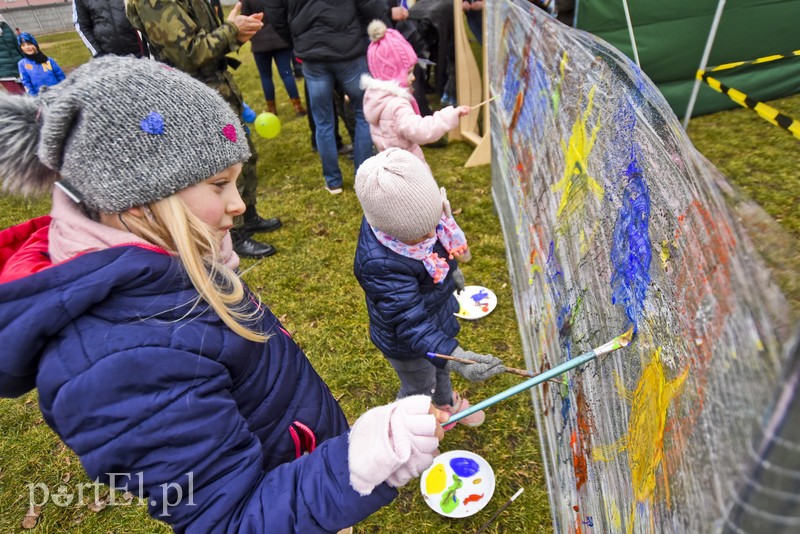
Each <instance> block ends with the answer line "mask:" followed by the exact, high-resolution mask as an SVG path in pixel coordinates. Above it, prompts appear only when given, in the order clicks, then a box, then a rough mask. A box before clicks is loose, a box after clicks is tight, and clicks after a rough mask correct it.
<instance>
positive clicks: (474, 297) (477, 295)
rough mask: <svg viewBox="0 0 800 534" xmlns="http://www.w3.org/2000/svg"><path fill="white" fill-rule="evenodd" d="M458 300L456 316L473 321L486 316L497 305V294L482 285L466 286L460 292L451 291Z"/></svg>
mask: <svg viewBox="0 0 800 534" xmlns="http://www.w3.org/2000/svg"><path fill="white" fill-rule="evenodd" d="M453 294H454V295H455V296H456V299H457V300H458V305H459V309H458V313H455V314H453V315H455V316H456V317H461V318H462V319H469V320H470V321H473V320H475V319H480V318H481V317H486V316H487V315H489V314H490V313H492V310H494V309H495V307H497V296H496V295H495V294H494V291H492V290H491V289H487V288H485V287H483V286H467V287H465V288H464V291H462V292H461V293H458V292H455V293H453Z"/></svg>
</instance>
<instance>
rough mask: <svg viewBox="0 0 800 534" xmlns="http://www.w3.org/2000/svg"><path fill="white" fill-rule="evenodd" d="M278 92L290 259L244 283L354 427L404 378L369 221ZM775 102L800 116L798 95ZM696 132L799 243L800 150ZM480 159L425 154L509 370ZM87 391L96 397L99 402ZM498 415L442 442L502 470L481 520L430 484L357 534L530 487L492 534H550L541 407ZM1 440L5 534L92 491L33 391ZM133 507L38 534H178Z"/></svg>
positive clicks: (47, 46) (8, 212) (248, 90)
mask: <svg viewBox="0 0 800 534" xmlns="http://www.w3.org/2000/svg"><path fill="white" fill-rule="evenodd" d="M40 42H41V44H42V49H43V51H44V52H45V53H46V54H48V55H51V56H53V57H55V58H56V59H57V60H58V62H59V63H60V64H61V65H62V67H64V68H65V70H67V71H69V70H70V69H72V68H74V67H75V66H76V65H79V64H81V63H83V62H85V61H87V60H88V59H89V55H88V52H87V51H86V49H85V48H84V47H83V45H82V43H81V42H80V40H79V39H78V37H77V36H76V35H75V34H74V33H71V32H70V33H65V34H58V35H51V36H43V37H42V38H41V39H40ZM239 58H240V59H242V60H243V61H244V63H243V65H242V67H241V68H240V69H239V70H238V71H237V72H236V79H237V82H238V83H239V84H240V86H241V88H242V91H243V93H244V95H245V97H246V98H245V100H246V101H247V102H248V103H249V104H250V106H251V107H252V108H253V109H255V110H256V111H257V112H258V111H260V110H261V109H263V108H264V106H265V103H264V100H263V95H262V93H261V88H260V84H259V80H258V74H257V71H256V69H255V65H254V63H253V60H252V55H251V54H249V53H248V48H247V47H245V48H243V50H242V51H241V52H240V53H239ZM275 79H276V81H277V80H278V78H277V76H276V77H275ZM276 86H277V90H278V95H279V97H278V104H279V107H278V114H279V116H280V118H281V120H282V122H283V130H282V132H281V134H280V135H279V136H278V137H276V138H275V139H272V140H265V139H260V138H259V139H256V143H257V147H258V150H259V174H260V176H261V177H262V178H261V183H260V189H259V211H260V212H261V213H262V214H263V215H265V216H280V217H281V218H282V220H283V222H284V227H283V228H282V229H281V230H279V231H277V232H275V233H274V234H269V235H268V236H264V237H268V240H269V242H271V243H272V244H273V245H275V246H276V247H277V248H278V251H279V252H278V254H277V255H276V256H274V257H272V258H267V259H265V260H263V261H260V262H253V261H244V262H243V268H244V269H248V268H251V267H252V269H250V270H248V271H247V273H246V274H245V280H246V281H247V283H248V284H249V285H250V286H251V287H252V288H253V289H254V290H255V291H257V292H258V293H259V294H260V295H261V297H262V299H263V300H264V301H265V302H266V303H267V304H268V305H269V306H270V308H271V309H272V310H273V311H274V312H275V313H276V315H278V316H279V317H280V319H281V321H282V322H283V323H284V325H285V326H286V327H287V329H288V330H289V331H291V332H292V333H293V335H294V336H295V338H296V339H297V341H298V342H299V344H300V345H301V346H302V347H303V348H304V350H305V351H306V353H307V354H308V357H309V358H310V360H311V361H312V362H313V364H314V366H315V368H316V369H317V371H318V372H319V373H320V374H321V375H322V377H323V378H324V379H325V381H326V382H327V383H328V384H329V386H330V388H331V390H332V392H333V394H334V395H335V396H336V397H337V398H338V399H340V402H341V404H342V407H343V409H344V411H345V413H346V414H347V416H348V418H349V419H350V420H351V421H354V420H355V418H356V417H358V415H359V414H361V413H363V412H364V411H365V410H366V409H368V408H369V407H372V406H376V405H380V404H384V403H387V402H390V401H391V400H393V397H394V395H395V388H396V385H395V380H396V379H395V377H394V374H393V372H392V370H391V368H390V367H389V365H388V364H387V363H386V362H385V361H384V360H383V359H382V358H381V356H380V354H379V353H378V351H377V350H376V349H375V348H374V347H373V345H372V344H371V343H370V341H369V337H368V333H367V317H366V310H365V307H364V303H363V293H362V291H361V289H360V288H359V287H358V284H357V282H356V280H355V278H354V276H353V274H352V258H353V251H354V247H355V238H356V236H357V232H358V226H359V223H360V218H361V209H360V207H359V204H358V201H357V199H356V197H355V195H354V194H353V192H352V185H353V183H352V164H351V162H350V161H349V160H347V159H345V158H343V159H341V164H342V166H343V169H342V170H343V173H344V175H345V177H346V178H345V193H344V194H343V195H340V196H337V197H334V196H330V195H329V194H328V193H327V192H325V191H324V189H323V180H322V178H321V176H322V174H321V168H320V163H319V158H318V157H317V156H316V154H314V153H312V152H311V148H310V143H309V134H308V127H307V124H306V119H305V118H297V117H295V116H294V114H293V113H292V111H291V106H290V104H289V101H288V98H287V96H286V94H285V91H284V90H283V87H282V86H281V84H280V83H279V82H278V83H276ZM301 92H302V91H301ZM773 104H774V105H775V107H777V108H779V109H781V110H783V111H784V112H785V113H787V114H789V115H792V116H794V117H800V96H793V97H790V98H785V99H782V100H780V101H777V102H775V103H773ZM342 133H343V134H344V133H345V132H344V131H342ZM689 134H690V136H691V138H692V140H693V141H694V142H695V144H696V145H697V147H698V149H699V150H700V151H701V152H702V153H703V154H705V155H706V156H707V157H708V158H709V159H711V161H712V162H714V163H715V164H716V165H717V166H718V167H719V168H720V169H721V170H722V171H723V172H724V173H725V174H727V175H728V176H729V177H730V179H731V181H732V182H733V183H735V184H736V185H738V186H739V187H741V189H742V190H743V191H744V192H745V193H746V194H747V195H749V196H751V197H752V198H753V199H755V200H756V201H757V202H758V203H759V204H760V205H761V206H762V207H763V208H764V209H765V210H766V211H767V212H768V213H769V214H770V215H772V216H773V217H774V218H775V219H776V220H778V222H779V223H780V224H781V225H782V226H783V228H784V229H785V230H786V231H787V233H788V234H789V235H792V236H794V237H795V238H797V237H800V214H798V208H797V206H798V204H800V175H799V173H798V162H800V142H798V141H797V140H796V139H794V138H793V137H792V136H790V135H789V134H787V133H786V132H784V131H782V130H780V129H778V128H776V127H773V126H771V125H769V124H768V123H766V122H765V121H763V120H762V119H760V118H758V117H757V116H756V115H755V114H754V113H752V112H750V111H748V110H744V109H741V110H733V111H726V112H722V113H717V114H714V115H709V116H706V117H700V118H697V119H695V120H693V121H692V123H691V126H690V128H689ZM471 151H472V147H471V146H469V145H467V144H464V143H451V144H450V145H449V146H448V147H447V148H444V149H435V150H434V149H426V157H427V159H428V162H429V164H430V166H431V168H432V170H433V172H434V176H436V178H437V180H438V181H439V184H440V185H442V186H444V187H446V188H447V190H448V194H449V196H450V199H451V201H452V204H453V207H454V208H461V209H463V214H462V215H461V217H460V219H459V222H460V223H461V224H462V226H463V227H464V229H465V231H466V234H467V235H468V236H469V238H470V246H471V249H472V250H473V255H474V259H473V261H472V262H471V263H469V264H468V265H466V266H465V267H464V271H465V274H466V276H467V281H468V283H472V284H479V285H484V286H487V287H490V288H493V289H494V290H495V292H496V293H497V296H498V301H499V303H500V305H499V306H498V307H497V309H496V310H495V312H494V313H492V314H491V315H490V316H488V317H486V318H485V319H483V320H481V321H478V322H472V323H464V324H463V328H462V333H461V334H460V336H459V340H460V342H461V343H462V345H463V346H465V347H467V348H471V349H473V350H477V351H481V352H490V353H494V354H497V355H502V356H503V358H504V360H505V362H506V363H507V364H508V365H511V366H515V367H524V365H525V364H524V360H523V357H522V347H521V343H520V338H519V335H518V333H517V323H516V318H515V314H514V309H513V306H512V304H511V303H512V295H511V287H510V283H509V278H508V276H509V275H508V270H507V267H506V261H505V248H504V243H503V238H502V233H501V230H500V226H499V222H498V220H497V217H496V216H495V215H494V213H493V209H492V201H491V195H490V188H491V184H490V182H491V178H490V170H489V167H488V166H486V167H477V168H471V169H465V168H464V167H463V162H464V161H466V159H467V158H468V156H469V155H470V153H471ZM0 206H1V207H2V209H0V227H7V226H9V225H12V224H15V223H18V222H21V221H24V220H26V219H27V218H30V217H33V216H38V215H41V214H44V213H47V211H48V208H49V202H48V200H47V199H42V200H21V199H19V198H16V197H9V196H0ZM42 320H47V318H42ZM455 381H456V384H455V385H456V387H457V388H458V389H459V390H460V391H461V392H462V393H464V394H465V395H466V396H467V397H469V398H471V399H482V398H485V397H487V396H489V395H491V394H493V393H495V392H497V391H499V390H501V389H505V388H507V387H510V386H511V385H513V384H514V383H516V379H515V378H513V377H510V376H503V377H499V378H497V379H495V380H493V381H492V382H491V383H490V384H477V385H472V384H468V383H466V382H464V381H463V380H459V379H455ZM86 394H87V395H91V391H87V392H86ZM487 415H488V417H487V422H486V423H485V424H484V426H482V427H481V428H480V429H465V428H464V427H460V429H459V430H457V431H454V432H451V433H448V435H447V437H446V440H445V441H444V442H443V444H442V446H443V449H444V450H453V449H467V450H472V451H475V452H478V453H480V454H481V455H483V456H484V457H485V458H487V460H488V461H489V463H490V464H491V465H492V466H493V467H494V469H495V471H496V475H497V481H498V484H497V489H496V492H495V496H494V499H493V501H492V503H490V504H489V506H488V507H487V508H486V509H485V510H484V511H483V512H482V513H479V514H477V515H476V516H473V517H471V518H467V519H463V520H459V521H451V520H446V519H443V518H440V517H438V516H436V515H435V514H433V513H431V512H430V511H429V510H428V509H427V507H426V506H425V505H424V503H423V502H422V500H421V497H420V496H419V490H418V485H417V484H418V482H417V481H413V482H411V483H410V484H409V485H408V486H407V487H405V488H403V489H402V491H401V496H400V498H399V499H398V500H397V501H396V502H395V503H394V504H393V505H392V506H389V507H387V508H385V509H383V510H381V511H380V512H379V513H377V514H375V515H374V516H372V517H370V518H369V519H368V520H366V521H365V522H363V523H361V524H359V525H358V526H357V528H356V532H358V533H365V532H381V533H401V532H402V533H405V532H415V533H433V532H436V533H461V532H469V531H474V530H476V529H477V528H478V527H479V526H480V525H481V524H482V523H483V522H484V521H486V519H487V518H488V517H489V516H490V515H491V514H492V513H493V512H494V511H495V510H496V509H497V508H498V507H499V506H500V505H501V504H502V503H503V502H505V501H506V500H507V499H508V498H509V497H510V496H511V495H512V494H513V493H514V492H515V491H516V490H517V489H518V488H519V487H524V488H525V492H524V493H523V494H522V496H521V497H520V498H519V499H518V500H517V501H515V503H514V505H513V506H512V507H510V508H509V509H508V510H506V511H505V512H504V513H503V515H502V516H501V519H500V520H499V521H498V522H497V523H496V527H493V528H496V529H497V530H494V531H503V532H542V531H550V530H552V526H551V521H550V512H549V505H548V498H547V490H546V486H545V480H544V475H543V471H542V466H541V461H542V459H541V456H540V453H539V447H538V444H539V442H538V438H537V434H536V432H537V431H536V427H535V424H534V416H533V413H532V411H531V407H530V397H528V396H526V395H518V396H516V397H514V398H512V399H510V400H509V401H507V402H506V403H505V404H504V406H503V409H497V410H492V411H490V412H489V413H488V414H487ZM0 435H2V441H0V532H15V531H20V530H22V527H21V525H22V522H23V520H24V518H25V514H26V511H27V509H28V501H29V485H30V484H36V483H40V484H43V485H44V486H46V487H47V488H50V489H51V490H52V491H57V488H58V487H59V486H61V487H63V488H64V491H65V492H69V491H71V490H74V489H75V488H77V486H78V485H79V484H83V483H86V482H87V480H86V477H85V475H84V473H83V470H82V468H81V466H80V463H79V461H78V460H77V458H76V457H75V456H74V455H73V454H72V453H71V452H70V451H69V450H67V449H66V448H65V447H64V446H63V445H62V444H61V443H60V442H59V440H58V439H57V437H56V436H55V435H54V434H53V433H52V432H51V431H50V430H49V429H48V427H47V426H46V425H45V424H44V423H43V420H42V416H41V414H40V412H39V409H38V406H37V402H36V396H35V393H31V394H28V395H25V396H24V397H22V398H20V399H16V400H2V401H0ZM117 501H118V502H120V499H117ZM124 502H127V501H124ZM133 502H134V504H131V505H128V506H122V505H117V506H106V507H105V508H104V509H102V510H99V511H98V510H97V509H96V508H97V507H95V506H89V505H84V506H74V505H73V506H63V507H61V506H56V505H54V504H53V503H52V502H48V504H47V505H45V507H44V508H43V509H42V510H41V515H40V517H39V521H38V526H37V527H36V530H35V531H36V532H53V533H55V532H126V533H136V532H168V529H167V528H166V527H164V526H163V525H161V524H160V523H156V522H154V521H152V520H150V519H149V518H148V516H147V514H146V510H145V508H144V507H142V506H137V505H135V499H134V501H133ZM490 531H491V530H490Z"/></svg>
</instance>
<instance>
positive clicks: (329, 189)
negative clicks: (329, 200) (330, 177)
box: [325, 185, 342, 195]
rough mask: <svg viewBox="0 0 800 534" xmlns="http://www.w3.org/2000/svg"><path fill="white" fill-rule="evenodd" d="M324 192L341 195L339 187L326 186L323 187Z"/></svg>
mask: <svg viewBox="0 0 800 534" xmlns="http://www.w3.org/2000/svg"><path fill="white" fill-rule="evenodd" d="M325 190H326V191H327V192H328V193H330V194H331V195H340V194H342V188H341V187H328V186H327V185H326V186H325Z"/></svg>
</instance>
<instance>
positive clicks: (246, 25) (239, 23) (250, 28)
mask: <svg viewBox="0 0 800 534" xmlns="http://www.w3.org/2000/svg"><path fill="white" fill-rule="evenodd" d="M241 10H242V3H241V2H237V3H236V5H235V6H233V9H232V10H231V12H230V14H229V15H228V22H233V23H234V24H235V25H236V28H237V29H238V30H239V33H238V34H237V35H236V40H237V41H239V42H240V43H246V42H247V41H249V40H250V38H251V37H252V36H253V35H255V34H256V32H257V31H258V30H260V29H261V28H263V27H264V23H263V22H261V19H263V18H264V14H263V13H253V14H252V15H249V16H245V15H241V14H240V12H241Z"/></svg>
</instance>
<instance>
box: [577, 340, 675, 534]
mask: <svg viewBox="0 0 800 534" xmlns="http://www.w3.org/2000/svg"><path fill="white" fill-rule="evenodd" d="M688 376H689V368H688V367H687V368H686V369H684V371H683V372H682V373H681V374H680V375H679V376H678V377H677V378H675V379H674V380H672V381H669V382H668V381H667V380H666V376H665V375H664V367H663V365H662V363H661V348H660V347H659V348H658V349H656V350H655V351H654V352H653V354H652V355H651V357H650V361H649V362H648V363H647V365H646V366H645V368H644V370H643V371H642V375H641V377H640V378H639V383H638V384H637V386H636V390H635V391H634V392H633V393H632V394H631V393H630V392H628V391H627V389H626V388H625V385H624V384H623V382H622V379H621V378H620V376H619V375H617V374H616V373H615V374H614V383H615V386H616V387H617V389H618V390H619V393H620V396H622V397H623V398H626V399H628V400H630V402H631V416H630V419H629V420H628V433H627V434H626V435H625V436H623V437H622V438H620V439H619V440H618V441H617V442H615V443H613V444H611V445H597V446H595V447H594V448H593V449H592V457H593V458H594V459H595V460H597V461H602V462H609V461H611V460H612V459H614V458H615V457H616V456H617V455H618V454H619V453H621V452H622V451H625V450H627V451H628V468H629V469H630V472H631V485H632V488H633V493H634V496H635V497H636V500H635V502H634V503H633V505H632V506H631V511H630V520H629V522H628V528H627V531H628V532H632V531H633V525H634V523H635V520H636V506H637V505H636V503H642V504H643V505H646V504H647V503H649V502H650V501H651V500H652V498H653V494H654V492H655V487H656V471H657V469H658V466H659V465H660V464H661V460H663V458H664V428H665V427H666V423H667V411H668V410H669V406H670V404H671V403H672V400H673V399H674V398H675V396H676V395H677V394H678V393H679V392H680V390H681V388H682V387H683V384H684V382H685V381H686V378H687V377H688ZM662 470H663V468H662ZM662 474H663V476H664V483H665V485H666V486H668V485H669V481H668V480H667V473H666V472H665V471H664V472H663V473H662ZM666 491H667V500H668V501H669V487H667V488H666Z"/></svg>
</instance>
